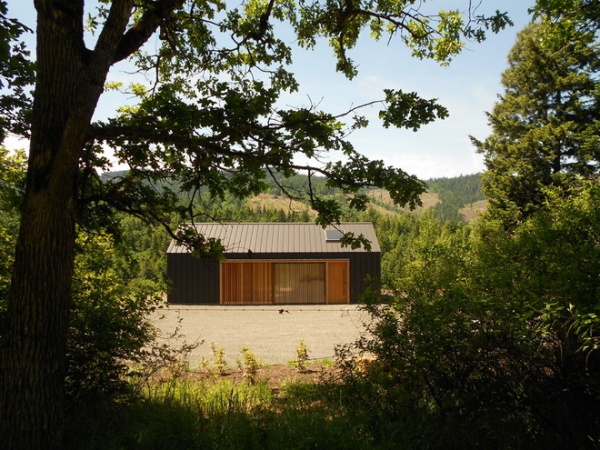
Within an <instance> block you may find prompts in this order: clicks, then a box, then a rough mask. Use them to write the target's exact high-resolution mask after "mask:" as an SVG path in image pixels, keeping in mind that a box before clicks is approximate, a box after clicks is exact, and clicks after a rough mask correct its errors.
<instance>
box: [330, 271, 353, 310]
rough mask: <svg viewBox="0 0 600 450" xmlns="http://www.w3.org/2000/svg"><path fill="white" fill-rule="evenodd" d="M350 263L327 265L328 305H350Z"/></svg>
mask: <svg viewBox="0 0 600 450" xmlns="http://www.w3.org/2000/svg"><path fill="white" fill-rule="evenodd" d="M348 275H349V274H348V261H329V262H328V263H327V303H348V287H349V286H348V283H349V280H348Z"/></svg>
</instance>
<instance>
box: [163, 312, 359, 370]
mask: <svg viewBox="0 0 600 450" xmlns="http://www.w3.org/2000/svg"><path fill="white" fill-rule="evenodd" d="M366 318H367V314H366V313H365V312H364V311H361V310H359V308H358V305H277V306H272V305H258V306H206V305H198V306H196V305H170V306H168V307H167V308H165V309H161V310H160V311H159V312H158V313H157V314H156V316H155V323H156V324H157V325H158V327H159V328H160V330H161V335H162V336H163V339H169V342H170V343H171V344H173V345H175V346H176V345H178V344H181V343H183V342H187V343H193V342H198V343H201V344H200V345H198V347H197V348H196V349H195V350H193V351H192V353H191V354H190V356H189V364H190V366H191V367H196V366H198V364H199V361H200V358H201V357H205V358H211V356H212V353H211V342H214V343H215V344H216V345H217V347H223V348H224V349H225V357H226V359H227V360H228V362H229V364H231V365H234V364H235V359H236V357H237V356H239V350H240V348H241V347H248V348H249V349H250V351H251V352H252V353H253V354H254V355H256V356H257V357H258V358H259V361H260V362H261V363H263V364H283V363H287V362H288V361H290V360H293V359H295V357H296V348H297V347H298V344H299V342H300V339H304V342H305V343H306V345H307V346H308V349H309V357H310V358H311V359H322V358H332V359H333V356H334V354H335V352H334V349H335V347H336V345H339V344H346V343H350V342H353V341H354V340H356V339H357V338H358V337H359V336H360V334H361V332H363V331H364V319H366ZM178 326H179V333H178V337H176V338H168V336H170V335H171V334H172V333H173V331H174V330H175V329H176V328H177V327H178Z"/></svg>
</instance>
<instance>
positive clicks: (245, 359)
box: [236, 347, 261, 384]
mask: <svg viewBox="0 0 600 450" xmlns="http://www.w3.org/2000/svg"><path fill="white" fill-rule="evenodd" d="M240 353H241V356H239V357H237V358H236V362H237V364H238V368H239V369H240V370H241V371H242V375H243V377H244V380H246V381H247V382H248V383H250V384H254V383H256V382H257V381H258V371H259V370H260V367H261V364H260V362H259V361H258V358H257V357H256V355H255V354H254V353H252V351H251V350H250V349H249V348H248V347H242V348H241V349H240Z"/></svg>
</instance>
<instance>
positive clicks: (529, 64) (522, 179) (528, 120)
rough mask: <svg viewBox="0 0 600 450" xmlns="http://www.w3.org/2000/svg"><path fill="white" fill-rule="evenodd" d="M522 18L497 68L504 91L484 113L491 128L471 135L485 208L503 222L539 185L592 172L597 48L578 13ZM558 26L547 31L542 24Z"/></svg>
mask: <svg viewBox="0 0 600 450" xmlns="http://www.w3.org/2000/svg"><path fill="white" fill-rule="evenodd" d="M548 20H549V19H547V18H542V19H541V22H539V23H532V24H530V25H528V26H527V27H526V28H525V29H524V30H523V31H521V33H520V34H519V35H518V39H517V42H516V44H515V46H514V47H513V49H512V50H511V52H510V54H509V68H508V69H507V70H506V71H505V72H504V73H503V75H502V84H503V86H504V88H505V93H504V95H502V96H501V97H500V102H499V103H497V104H496V106H495V108H494V110H493V112H492V113H491V114H489V119H490V124H491V126H492V129H493V134H492V135H491V136H490V137H488V138H487V139H486V140H485V141H483V142H480V141H477V140H475V139H474V140H473V141H474V143H475V144H476V146H477V147H478V151H479V152H481V153H483V154H484V156H485V163H486V166H487V169H488V170H487V172H486V173H485V174H484V175H483V183H484V191H485V194H486V197H487V198H488V200H489V202H490V208H489V213H490V214H491V216H492V217H494V218H497V219H501V220H502V221H503V222H504V223H505V224H506V226H512V225H513V224H515V223H517V222H519V221H521V220H523V219H524V218H526V217H527V216H528V215H530V214H531V213H532V212H534V211H536V210H537V209H539V208H540V207H542V206H543V204H544V201H545V192H546V191H545V189H544V188H545V187H547V186H562V185H565V186H568V185H569V183H570V182H571V181H572V180H575V179H579V178H584V179H594V178H596V177H597V176H598V167H600V166H599V161H600V153H599V152H598V148H599V146H598V118H599V116H598V99H599V97H598V73H599V70H600V65H599V63H598V61H600V58H599V56H600V54H599V49H598V45H597V41H596V37H595V31H594V30H585V29H584V30H581V29H579V28H578V26H577V25H578V24H577V21H574V20H571V19H570V18H565V19H564V20H562V21H560V22H559V23H556V24H555V23H548ZM550 26H551V27H553V29H558V28H559V27H560V28H561V30H562V31H561V32H560V33H556V34H555V35H554V36H553V38H552V39H548V38H547V35H546V34H545V31H547V30H548V29H549V28H548V27H550Z"/></svg>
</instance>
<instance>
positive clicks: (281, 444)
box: [67, 378, 372, 450]
mask: <svg viewBox="0 0 600 450" xmlns="http://www.w3.org/2000/svg"><path fill="white" fill-rule="evenodd" d="M334 391H335V388H334V387H333V386H322V385H317V384H298V383H292V384H290V385H288V386H285V387H282V389H281V392H283V397H281V394H280V396H279V397H275V396H274V395H273V394H272V392H271V390H270V388H269V387H268V385H267V384H266V383H265V382H257V383H246V382H237V383H236V382H232V381H231V380H228V379H224V378H217V379H214V378H213V379H210V380H202V381H197V380H196V381H183V380H171V381H169V382H165V383H157V384H154V385H152V387H151V389H149V390H148V391H147V392H146V393H145V394H144V396H142V397H140V398H138V399H136V400H134V401H130V402H127V403H123V404H114V403H113V404H106V405H86V407H84V408H80V411H78V414H76V415H73V416H72V417H71V419H70V421H69V424H70V428H69V433H68V436H69V440H68V443H67V444H68V448H72V449H91V450H94V449H103V450H110V449H169V450H184V449H185V450H195V449H261V450H262V449H282V448H285V449H306V448H336V449H345V448H346V449H362V448H365V449H366V448H372V446H371V445H370V444H371V441H370V438H369V437H368V435H367V434H366V433H364V432H362V431H361V427H360V426H358V425H357V424H356V422H355V421H354V420H353V419H352V415H351V414H349V413H348V411H347V410H346V409H345V408H343V407H342V406H341V404H336V402H335V401H331V399H332V398H335V396H336V394H335V393H334Z"/></svg>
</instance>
